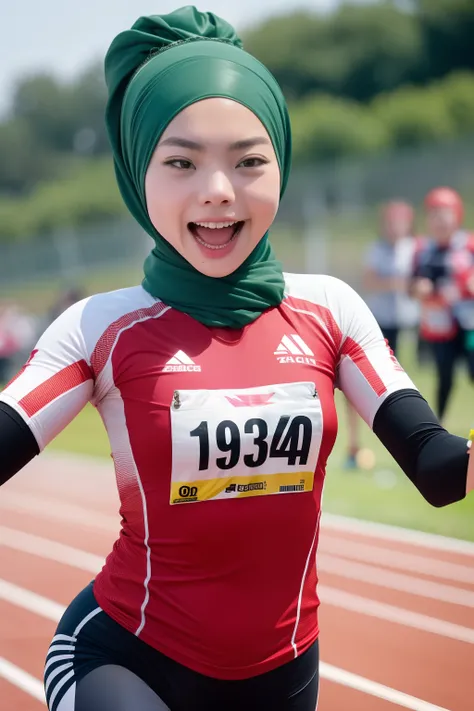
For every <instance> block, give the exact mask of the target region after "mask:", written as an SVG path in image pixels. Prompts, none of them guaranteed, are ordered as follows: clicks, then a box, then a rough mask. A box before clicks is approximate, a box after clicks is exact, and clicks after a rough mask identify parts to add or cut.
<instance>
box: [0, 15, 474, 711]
mask: <svg viewBox="0 0 474 711" xmlns="http://www.w3.org/2000/svg"><path fill="white" fill-rule="evenodd" d="M106 75H107V81H108V87H109V92H110V99H109V104H108V109H107V124H108V128H109V132H110V138H111V143H112V147H113V153H114V160H115V166H116V172H117V178H118V184H119V186H120V189H121V192H122V195H123V197H124V199H125V201H126V203H127V205H128V207H129V208H130V210H131V212H132V213H133V215H134V216H135V217H136V219H137V220H138V221H139V222H140V224H141V225H143V227H144V228H145V229H146V230H147V231H148V233H149V234H150V235H151V236H152V237H153V239H154V240H155V247H154V249H153V251H152V252H151V254H150V256H149V257H148V259H147V261H146V264H145V280H144V282H143V285H141V286H136V287H133V288H128V289H122V290H119V291H115V292H112V293H106V294H98V295H96V296H92V297H90V298H87V299H85V300H83V301H81V302H79V303H77V304H75V305H74V306H72V307H71V308H70V309H69V310H68V311H66V312H65V313H64V314H62V315H61V316H60V317H59V318H58V319H57V320H56V321H55V322H54V323H53V324H52V325H51V326H50V327H49V328H48V329H47V331H46V332H45V333H44V335H43V336H42V337H41V338H40V340H39V342H38V344H37V346H36V348H35V349H34V351H33V353H32V355H31V357H30V359H29V361H28V363H27V364H26V366H25V367H24V368H23V370H22V371H21V372H20V373H19V374H18V376H17V377H16V379H15V380H14V381H13V382H12V383H10V384H9V385H8V387H7V388H6V390H5V391H4V392H3V394H2V396H1V403H0V408H1V412H0V415H1V419H0V476H1V479H2V480H3V481H4V482H5V481H7V480H8V479H9V477H11V476H12V475H14V474H15V473H16V472H17V471H19V470H20V469H21V468H22V467H23V466H24V465H25V464H26V463H27V462H28V461H29V460H30V459H31V458H32V457H34V456H35V455H37V454H38V453H39V452H40V451H41V450H42V449H43V448H44V447H45V446H46V444H47V443H48V442H50V441H51V440H52V439H53V437H54V436H55V435H56V434H57V433H58V432H59V431H60V430H61V429H63V428H64V427H65V426H66V425H67V424H68V422H70V421H71V420H72V419H73V418H74V417H75V416H76V415H77V413H78V412H79V411H80V410H81V409H82V408H83V407H84V405H85V404H86V403H87V402H88V401H90V402H92V403H93V404H94V405H95V406H96V407H97V409H98V411H99V412H100V414H101V416H102V419H103V421H104V424H105V427H106V428H107V432H108V434H109V439H110V445H111V451H112V456H113V460H114V463H115V471H116V477H117V484H118V488H119V492H120V497H121V509H120V513H121V516H122V522H121V523H122V528H121V532H120V535H119V538H118V540H117V542H116V543H115V545H114V547H113V550H112V552H111V553H110V555H109V556H108V558H107V561H106V563H105V565H104V567H103V569H102V571H101V572H100V573H99V575H98V576H97V577H96V579H95V581H94V582H93V583H91V584H90V585H89V586H88V587H87V588H86V589H85V590H83V591H82V592H80V593H79V595H78V597H77V598H76V599H75V600H74V601H73V602H72V603H71V604H70V606H69V608H68V609H67V611H66V613H65V615H64V617H63V619H62V620H61V622H60V624H59V627H58V629H57V633H56V635H55V637H54V639H53V641H52V644H51V647H50V649H49V652H48V655H47V660H46V666H45V688H46V696H47V700H48V706H49V709H50V711H99V710H100V711H135V710H136V709H140V711H162V710H163V709H167V708H168V709H171V711H193V710H201V709H202V710H204V709H206V710H207V711H209V710H212V709H216V710H217V709H219V711H221V710H222V709H226V710H227V711H237V710H239V711H242V709H246V710H247V711H257V709H258V710H259V711H261V709H264V708H265V709H267V708H268V709H273V710H274V711H314V708H315V705H316V702H317V695H318V619H317V611H318V605H319V600H318V597H317V594H316V581H317V573H316V565H315V554H316V549H317V543H318V535H319V521H320V502H321V491H322V486H323V481H324V473H325V468H326V461H327V458H328V456H329V453H330V451H331V449H332V446H333V443H334V439H335V436H336V411H335V407H334V387H335V386H338V387H340V388H341V389H342V390H343V391H344V393H345V394H346V395H347V397H348V398H349V399H350V400H351V402H352V403H353V405H354V407H355V408H356V409H357V411H358V412H359V414H360V415H361V417H363V418H364V419H365V420H366V422H368V423H369V425H370V426H371V427H372V428H373V430H374V432H375V433H376V434H377V435H378V437H380V439H381V440H382V441H383V443H384V444H385V446H386V447H387V448H388V449H389V451H390V452H392V454H393V456H394V457H395V458H396V460H397V462H398V463H399V464H400V466H401V467H402V468H403V470H404V471H405V472H406V473H407V475H408V476H409V477H410V478H411V480H412V481H413V482H414V484H415V486H417V487H418V489H419V490H420V491H421V493H422V494H423V495H424V496H425V497H426V498H427V499H428V500H429V501H430V502H431V503H432V504H433V505H435V506H443V505H445V504H449V503H451V502H453V501H458V500H459V499H462V498H463V497H464V496H465V494H466V489H467V472H468V462H469V457H468V445H467V440H466V439H464V438H461V437H455V436H453V435H451V434H449V433H448V432H446V431H445V430H443V428H442V427H441V426H440V425H439V423H438V422H437V420H436V417H435V416H434V415H433V413H432V412H431V410H430V408H429V406H428V405H427V403H426V402H425V400H423V398H422V397H421V395H420V394H419V392H418V391H417V390H416V387H415V386H414V385H413V383H412V382H411V380H410V379H409V378H408V376H407V375H406V374H405V373H404V372H403V370H402V369H401V368H400V366H399V364H398V363H397V361H396V360H395V359H394V358H393V357H392V356H391V354H390V351H389V350H388V349H387V347H386V344H385V341H384V339H383V337H382V334H381V332H380V329H379V327H378V326H377V323H376V321H375V320H374V318H373V317H372V315H371V313H370V311H369V309H368V308H367V307H366V305H365V304H364V303H363V301H362V300H361V299H360V298H359V297H358V296H357V294H356V293H354V292H353V291H352V290H351V289H350V288H349V287H348V286H346V285H345V284H344V283H341V282H340V281H338V280H336V279H332V278H330V277H327V276H312V275H295V274H283V273H282V271H281V268H280V266H279V264H278V263H277V262H276V260H275V258H274V256H273V253H272V251H271V248H270V246H269V243H268V241H267V231H268V228H269V227H270V225H271V224H272V222H273V220H274V217H275V214H276V212H277V208H278V203H279V199H280V196H281V194H282V193H283V191H284V189H285V185H286V182H287V179H288V173H289V166H290V128H289V121H288V114H287V109H286V106H285V102H284V100H283V97H282V95H281V92H280V89H279V88H278V85H277V84H276V82H275V80H274V79H273V77H272V76H271V75H270V74H269V72H268V71H267V70H266V69H265V68H264V67H263V66H262V65H261V64H260V63H259V62H258V61H256V60H255V59H254V58H253V57H251V56H249V55H248V54H246V53H245V52H244V51H243V50H242V49H241V47H240V42H239V40H238V38H237V37H236V36H235V34H234V32H233V30H232V28H231V27H230V26H229V25H228V24H227V23H225V22H224V21H222V20H221V19H219V18H218V17H216V16H214V15H212V14H208V13H199V12H198V11H197V10H195V9H194V8H191V7H187V8H183V9H181V10H178V11H176V12H174V13H171V14H170V15H164V16H154V17H148V18H146V17H144V18H141V19H140V20H138V22H136V23H135V25H134V26H133V28H132V29H131V30H130V31H127V32H124V33H122V34H120V35H119V36H118V37H117V38H116V39H115V40H114V42H113V43H112V46H111V48H110V50H109V53H108V55H107V59H106Z"/></svg>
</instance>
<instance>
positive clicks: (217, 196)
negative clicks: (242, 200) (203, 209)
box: [199, 170, 235, 205]
mask: <svg viewBox="0 0 474 711" xmlns="http://www.w3.org/2000/svg"><path fill="white" fill-rule="evenodd" d="M199 202H200V203H201V205H232V203H234V202H235V190H234V186H233V184H232V181H231V180H230V178H229V176H228V175H227V174H226V173H225V172H224V171H222V170H213V171H212V172H209V173H208V174H207V175H206V176H202V182H201V189H200V200H199Z"/></svg>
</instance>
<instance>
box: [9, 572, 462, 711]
mask: <svg viewBox="0 0 474 711" xmlns="http://www.w3.org/2000/svg"><path fill="white" fill-rule="evenodd" d="M0 598H3V599H4V600H7V601H8V602H11V603H13V604H16V605H18V606H20V607H24V608H25V609H27V610H29V611H30V612H35V613H36V614H38V615H40V616H41V617H46V618H47V619H54V620H55V621H56V622H58V621H59V619H60V617H61V616H62V614H63V612H64V609H65V608H64V607H63V606H62V605H60V604H59V603H57V602H53V601H52V600H48V599H47V598H44V597H42V596H40V595H36V593H33V592H31V591H30V590H25V589H24V588H20V587H18V586H17V585H12V584H11V583H7V582H6V581H5V580H0ZM0 661H1V658H0ZM8 665H9V663H8V662H6V665H5V669H8V668H9V669H10V680H12V682H13V683H16V682H15V681H14V678H16V679H17V680H18V681H19V684H17V685H18V686H20V684H22V682H24V681H25V679H26V678H27V677H29V675H26V676H25V677H22V676H21V674H22V673H23V674H26V672H22V670H21V669H19V670H18V672H19V674H17V675H16V677H15V675H14V672H13V673H12V671H11V667H12V666H13V665H10V667H8ZM1 673H2V667H1V666H0V675H1ZM320 674H321V678H323V679H327V680H329V681H332V682H334V683H336V684H340V685H342V686H347V687H350V688H352V689H356V690H357V691H361V692H363V693H365V694H367V695H369V696H376V697H378V698H381V699H386V700H387V701H391V702H392V703H396V704H398V705H399V706H403V707H404V708H407V709H412V710H413V711H448V709H443V708H442V707H441V706H433V705H432V704H429V703H428V702H426V701H422V700H421V699H417V698H415V697H414V696H409V695H408V694H404V693H403V692H401V691H397V690H396V689H392V688H391V687H389V686H384V685H382V684H379V683H377V682H375V681H372V680H370V679H366V678H365V677H362V676H358V675H357V674H352V673H351V672H348V671H345V670H344V669H339V668H338V667H335V666H332V665H331V664H326V663H325V662H320ZM33 681H36V682H37V684H40V686H41V689H42V684H41V683H40V682H39V681H37V680H36V679H33ZM20 688H23V690H24V691H27V692H28V693H31V691H30V689H33V688H34V690H36V691H38V688H39V687H38V686H34V685H28V683H26V684H23V686H20ZM31 695H32V696H34V695H35V691H34V692H33V693H31ZM36 698H38V697H36ZM42 698H44V697H42Z"/></svg>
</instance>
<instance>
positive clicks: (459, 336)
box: [411, 187, 474, 419]
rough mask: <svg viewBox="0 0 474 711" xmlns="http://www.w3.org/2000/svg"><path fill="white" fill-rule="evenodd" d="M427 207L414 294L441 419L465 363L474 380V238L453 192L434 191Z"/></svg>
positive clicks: (459, 198) (427, 198)
mask: <svg viewBox="0 0 474 711" xmlns="http://www.w3.org/2000/svg"><path fill="white" fill-rule="evenodd" d="M424 206H425V213H426V223H427V235H426V236H425V237H423V238H422V239H420V240H419V242H418V246H417V250H416V253H415V261H414V271H413V277H414V278H413V282H412V286H411V292H412V294H413V295H414V296H415V297H416V298H417V299H418V300H419V302H420V305H421V318H420V334H421V336H422V338H423V339H424V340H425V341H427V342H428V343H430V345H431V349H432V354H433V358H434V361H435V366H436V372H437V414H438V416H439V418H440V419H442V418H443V417H444V415H445V412H446V408H447V405H448V401H449V396H450V393H451V390H452V386H453V379H454V372H455V367H456V363H457V362H458V360H459V359H460V358H463V359H464V360H465V361H466V363H467V366H468V371H469V374H470V377H471V379H474V234H472V233H469V232H468V231H467V230H465V229H463V228H462V224H463V217H464V208H463V203H462V199H461V197H460V195H458V193H457V192H455V191H454V190H451V189H450V188H446V187H441V188H435V189H434V190H432V191H431V192H429V193H428V195H427V196H426V198H425V202H424Z"/></svg>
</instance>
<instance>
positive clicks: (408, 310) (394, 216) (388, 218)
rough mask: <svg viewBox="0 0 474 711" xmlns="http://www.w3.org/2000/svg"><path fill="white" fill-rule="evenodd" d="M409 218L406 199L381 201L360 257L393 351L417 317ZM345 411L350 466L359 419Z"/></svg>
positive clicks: (374, 309) (354, 458)
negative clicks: (375, 233)
mask: <svg viewBox="0 0 474 711" xmlns="http://www.w3.org/2000/svg"><path fill="white" fill-rule="evenodd" d="M413 221H414V212H413V208H412V206H411V205H409V204H408V203H407V202H403V201H395V200H394V201H391V202H389V203H387V204H386V205H384V206H383V207H382V211H381V215H380V226H379V235H380V236H379V237H378V238H377V239H376V240H375V241H374V242H372V243H371V244H370V245H369V247H368V250H367V252H366V255H365V259H364V277H363V279H364V280H363V286H364V291H365V297H366V301H367V303H368V305H369V307H370V309H371V311H372V313H373V314H374V316H375V318H376V319H377V322H378V324H379V326H380V328H381V329H382V333H383V334H384V336H385V338H386V339H387V342H388V344H389V346H390V348H391V349H392V351H393V352H394V354H397V349H398V337H399V333H400V330H401V329H405V328H414V327H415V326H416V325H417V322H418V318H419V308H418V304H417V302H416V301H415V300H414V299H412V298H411V297H410V296H408V284H409V278H410V276H411V272H412V265H413V258H414V252H415V240H414V238H413ZM347 414H348V452H347V458H346V468H349V469H351V468H355V467H357V453H358V452H359V449H360V447H359V422H358V417H357V414H356V413H355V411H354V410H353V409H352V407H351V406H350V405H349V404H348V413H347Z"/></svg>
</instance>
